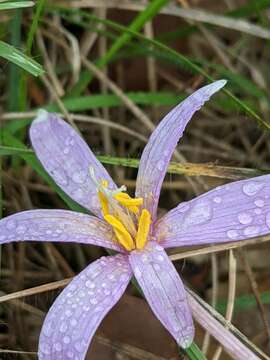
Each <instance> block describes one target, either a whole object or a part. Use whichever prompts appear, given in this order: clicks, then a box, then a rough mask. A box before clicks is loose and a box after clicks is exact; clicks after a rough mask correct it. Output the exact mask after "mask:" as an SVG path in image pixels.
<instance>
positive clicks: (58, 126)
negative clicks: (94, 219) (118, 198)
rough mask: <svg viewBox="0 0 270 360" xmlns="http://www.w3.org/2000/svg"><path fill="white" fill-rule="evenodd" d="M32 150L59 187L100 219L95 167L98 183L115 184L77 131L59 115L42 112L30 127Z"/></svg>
mask: <svg viewBox="0 0 270 360" xmlns="http://www.w3.org/2000/svg"><path fill="white" fill-rule="evenodd" d="M30 137H31V141H32V145H33V148H34V150H35V153H36V155H37V157H38V158H39V160H40V161H41V163H42V165H43V166H44V168H45V169H46V171H47V172H48V173H49V174H50V176H51V177H52V178H53V179H54V181H55V182H56V184H57V185H58V186H60V187H61V188H62V189H63V190H64V191H65V192H66V193H67V194H68V195H69V196H70V197H71V198H72V199H74V200H75V201H77V202H78V203H79V204H80V205H82V206H84V207H85V208H87V209H89V210H90V211H91V212H93V213H94V214H96V215H98V216H100V215H101V211H100V203H99V200H98V196H97V190H96V185H95V183H94V182H93V179H92V178H91V177H90V173H89V167H90V166H92V167H93V168H94V171H95V176H96V178H97V180H101V179H104V180H107V181H108V183H109V187H110V188H115V184H114V182H113V180H112V179H111V177H110V176H109V174H108V173H107V171H106V169H105V168H104V167H103V165H102V164H101V163H100V162H99V161H98V160H97V158H96V157H95V155H94V154H93V153H92V151H91V150H90V149H89V147H88V146H87V144H86V143H85V142H84V140H83V139H82V138H81V137H80V136H79V135H78V134H77V132H76V131H75V130H74V129H73V128H72V127H71V126H70V125H68V124H67V123H66V122H65V121H64V120H62V119H60V118H59V117H58V116H57V115H56V114H52V113H48V112H46V111H45V110H40V111H39V114H38V117H37V118H36V119H35V120H34V121H33V123H32V125H31V128H30Z"/></svg>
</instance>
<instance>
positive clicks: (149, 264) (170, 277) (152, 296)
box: [129, 242, 194, 348]
mask: <svg viewBox="0 0 270 360" xmlns="http://www.w3.org/2000/svg"><path fill="white" fill-rule="evenodd" d="M129 261H130V264H131V267H132V270H133V272H134V275H135V277H136V279H137V281H138V283H139V285H140V287H141V288H142V291H143V293H144V296H145V298H146V300H147V301H148V303H149V305H150V307H151V308H152V310H153V312H154V314H155V315H156V317H157V318H158V319H159V320H160V322H161V323H162V324H163V325H164V327H165V328H166V329H167V330H168V331H169V332H170V333H171V335H172V336H173V337H174V339H175V340H176V341H177V343H178V344H179V345H180V346H181V347H183V348H187V347H188V346H190V344H191V342H192V340H193V337H194V327H193V322H192V318H191V314H190V310H189V306H188V303H187V299H186V292H185V289H184V286H183V283H182V281H181V279H180V277H179V275H178V273H177V271H176V270H175V268H174V266H173V264H172V262H171V260H170V259H169V258H168V256H167V254H166V252H165V251H164V249H163V248H162V247H161V246H159V245H158V244H156V243H153V242H149V243H148V244H147V245H146V247H145V248H144V250H134V251H132V252H131V254H130V255H129Z"/></svg>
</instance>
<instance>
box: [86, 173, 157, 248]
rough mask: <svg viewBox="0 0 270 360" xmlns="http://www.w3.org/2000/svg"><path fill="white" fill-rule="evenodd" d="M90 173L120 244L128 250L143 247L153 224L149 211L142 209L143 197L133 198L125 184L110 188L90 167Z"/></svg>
mask: <svg viewBox="0 0 270 360" xmlns="http://www.w3.org/2000/svg"><path fill="white" fill-rule="evenodd" d="M90 174H91V177H92V179H93V181H94V182H95V184H96V186H97V191H98V197H99V201H100V204H101V211H102V215H103V217H104V220H105V221H106V222H107V223H109V224H110V225H111V226H112V228H113V230H114V233H115V237H116V239H117V241H118V242H119V244H121V245H122V246H123V247H124V248H125V249H126V250H128V251H131V250H134V249H143V248H144V246H145V244H146V242H147V239H148V236H149V231H150V225H151V215H150V213H149V211H148V210H146V209H141V206H142V204H143V199H142V198H131V197H130V196H129V195H128V194H127V193H126V192H125V191H126V187H125V186H121V187H120V188H118V189H116V190H111V189H109V187H108V182H107V181H106V180H102V181H100V182H99V181H97V179H96V178H95V175H94V171H93V168H90Z"/></svg>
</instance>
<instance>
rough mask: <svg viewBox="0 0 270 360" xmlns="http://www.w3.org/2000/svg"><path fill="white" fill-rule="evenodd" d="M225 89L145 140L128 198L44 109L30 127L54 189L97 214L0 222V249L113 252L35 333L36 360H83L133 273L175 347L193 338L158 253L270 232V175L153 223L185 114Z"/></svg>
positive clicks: (175, 282)
mask: <svg viewBox="0 0 270 360" xmlns="http://www.w3.org/2000/svg"><path fill="white" fill-rule="evenodd" d="M225 83H226V81H224V80H220V81H216V82H214V83H212V84H210V85H207V86H205V87H203V88H201V89H199V90H198V91H196V92H194V93H193V94H192V95H191V96H189V97H188V98H187V99H186V100H184V101H183V102H182V103H181V104H180V105H178V106H177V107H175V108H174V109H173V110H172V111H171V112H170V113H169V114H168V115H167V116H165V118H164V119H163V120H162V121H161V123H160V124H159V126H158V127H157V128H156V130H155V131H154V132H153V134H152V135H151V137H150V140H149V142H148V144H147V145H146V147H145V149H144V152H143V154H142V158H141V162H140V166H139V171H138V177H137V184H136V195H135V198H131V197H130V196H129V195H128V194H127V193H126V188H125V186H122V187H120V188H117V186H116V185H115V184H114V182H113V180H112V179H111V177H110V176H109V175H108V173H107V171H106V170H105V169H104V167H103V166H102V165H101V164H100V162H99V161H98V160H97V159H96V158H95V156H94V154H93V153H92V152H91V150H90V149H89V148H88V146H87V145H86V144H85V142H84V141H83V140H82V138H81V137H80V136H78V134H77V133H76V132H75V131H74V130H73V129H72V128H71V127H70V126H69V125H68V124H67V123H66V122H65V121H63V120H61V119H59V118H58V117H57V116H56V115H54V114H49V113H47V112H45V111H43V110H41V111H40V113H39V115H38V117H37V118H36V119H35V120H34V122H33V123H32V126H31V129H30V136H31V140H32V144H33V147H34V150H35V153H36V155H37V156H38V158H39V160H40V161H41V163H42V164H43V166H44V168H45V169H46V170H47V172H48V173H49V174H50V175H51V176H52V178H53V179H54V180H55V182H56V183H57V184H58V185H59V186H60V187H61V188H62V189H63V190H64V191H65V192H66V193H67V194H68V195H69V196H70V197H71V198H73V199H74V200H75V201H77V202H78V203H79V204H81V205H82V206H84V207H85V208H87V209H88V210H90V211H91V212H92V213H93V214H95V215H96V216H90V215H85V214H80V213H76V212H73V211H67V210H32V211H25V212H21V213H18V214H15V215H12V216H9V217H7V218H5V219H3V220H1V221H0V243H7V242H11V241H19V240H25V241H30V240H40V241H59V242H78V243H85V244H94V245H99V246H103V247H106V248H108V249H112V250H116V251H117V252H119V254H117V255H114V256H107V257H103V258H101V259H99V260H97V261H95V262H94V263H92V264H90V265H89V266H88V267H87V268H86V269H84V270H83V271H82V272H81V273H80V274H79V275H77V276H76V277H75V278H74V279H73V280H72V281H71V283H70V284H69V285H68V286H67V287H66V288H65V289H64V291H63V292H62V293H61V294H60V295H59V296H58V298H57V299H56V301H55V302H54V304H53V305H52V307H51V308H50V310H49V312H48V314H47V317H46V319H45V321H44V325H43V327H42V331H41V335H40V341H39V358H40V359H46V360H48V359H65V360H66V359H84V357H85V354H86V351H87V349H88V346H89V344H90V341H91V339H92V337H93V335H94V333H95V331H96V329H97V327H98V326H99V324H100V322H101V321H102V319H103V318H104V317H105V315H106V314H107V313H108V311H109V310H110V309H111V308H112V307H113V306H114V305H115V303H116V302H117V301H118V300H119V298H120V297H121V296H122V294H123V292H124V291H125V289H126V287H127V285H128V283H129V281H130V279H131V277H132V275H133V274H134V275H135V277H136V279H137V281H138V283H139V285H140V287H141V289H142V290H143V293H144V295H145V298H146V299H147V301H148V303H149V305H150V306H151V308H152V310H153V312H154V313H155V315H156V316H157V318H158V319H159V320H160V321H161V323H162V324H163V325H164V326H165V328H166V329H167V330H168V331H169V332H170V333H171V335H172V336H173V337H174V338H175V340H176V341H177V343H178V344H179V345H180V346H181V347H183V348H186V347H188V346H189V345H190V344H191V342H192V340H193V336H194V327H193V322H192V317H191V313H190V309H189V304H188V301H187V297H186V293H185V289H184V286H183V283H182V281H181V279H180V277H179V275H178V273H177V272H176V270H175V268H174V266H173V265H172V263H171V261H170V259H169V258H168V256H167V254H166V252H165V250H164V248H170V247H175V246H182V245H202V244H210V243H221V242H228V241H234V240H242V239H247V238H251V237H254V236H258V235H263V234H266V233H269V231H270V208H269V207H270V198H269V176H268V175H266V176H261V177H258V178H255V179H252V180H244V181H238V182H234V183H231V184H229V185H225V186H221V187H218V188H216V189H214V190H212V191H209V192H208V193H206V194H204V195H201V196H199V197H197V198H195V199H193V200H191V201H189V202H186V203H182V204H180V205H179V206H177V207H176V208H175V209H173V210H171V211H170V212H168V213H167V214H166V215H165V216H163V217H162V218H161V219H157V216H156V212H157V205H158V200H159V194H160V190H161V185H162V182H163V179H164V177H165V174H166V170H167V166H168V164H169V161H170V159H171V156H172V154H173V151H174V149H175V147H176V145H177V142H178V141H179V138H180V137H181V136H182V133H183V131H184V129H185V126H186V125H187V123H188V122H189V120H190V119H191V117H192V115H193V114H194V113H195V112H196V111H197V110H199V109H200V108H201V106H202V105H203V104H204V103H205V102H206V101H207V100H208V99H209V98H210V97H211V96H212V95H213V94H214V93H215V92H217V91H218V90H220V89H221V88H222V87H223V86H224V85H225Z"/></svg>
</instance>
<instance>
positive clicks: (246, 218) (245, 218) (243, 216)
mask: <svg viewBox="0 0 270 360" xmlns="http://www.w3.org/2000/svg"><path fill="white" fill-rule="evenodd" d="M238 220H239V222H240V223H241V224H243V225H247V224H250V223H251V222H252V216H251V215H250V214H248V213H240V214H239V215H238Z"/></svg>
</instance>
